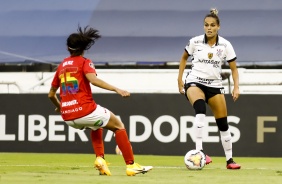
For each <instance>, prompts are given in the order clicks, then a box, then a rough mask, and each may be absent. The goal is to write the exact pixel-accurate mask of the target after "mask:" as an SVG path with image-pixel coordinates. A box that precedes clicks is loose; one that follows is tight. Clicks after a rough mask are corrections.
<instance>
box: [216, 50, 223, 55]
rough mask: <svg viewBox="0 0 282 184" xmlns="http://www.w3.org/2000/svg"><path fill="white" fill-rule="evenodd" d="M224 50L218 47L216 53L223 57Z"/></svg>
mask: <svg viewBox="0 0 282 184" xmlns="http://www.w3.org/2000/svg"><path fill="white" fill-rule="evenodd" d="M222 52H223V50H221V49H217V53H216V55H217V56H218V57H221V55H222Z"/></svg>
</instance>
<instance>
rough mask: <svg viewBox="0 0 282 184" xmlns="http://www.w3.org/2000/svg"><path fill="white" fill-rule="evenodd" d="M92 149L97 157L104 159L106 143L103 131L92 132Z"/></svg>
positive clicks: (100, 129)
mask: <svg viewBox="0 0 282 184" xmlns="http://www.w3.org/2000/svg"><path fill="white" fill-rule="evenodd" d="M90 135H91V140H92V147H93V150H94V153H95V154H96V157H98V156H100V157H103V158H104V142H103V129H102V128H99V129H98V130H95V131H94V130H91V132H90Z"/></svg>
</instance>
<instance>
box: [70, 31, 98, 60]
mask: <svg viewBox="0 0 282 184" xmlns="http://www.w3.org/2000/svg"><path fill="white" fill-rule="evenodd" d="M100 37H101V35H100V34H99V31H98V30H97V29H94V28H91V27H89V26H86V27H85V28H84V29H82V28H81V27H80V26H78V29H77V33H73V34H71V35H70V36H69V37H68V39H67V46H68V51H69V52H70V54H71V55H72V56H79V55H82V53H83V52H84V50H88V49H90V48H91V46H92V45H93V44H95V42H96V40H97V39H99V38H100Z"/></svg>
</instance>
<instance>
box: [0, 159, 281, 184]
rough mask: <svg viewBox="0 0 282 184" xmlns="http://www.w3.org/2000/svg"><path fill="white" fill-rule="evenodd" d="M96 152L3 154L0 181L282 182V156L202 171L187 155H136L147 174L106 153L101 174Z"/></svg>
mask: <svg viewBox="0 0 282 184" xmlns="http://www.w3.org/2000/svg"><path fill="white" fill-rule="evenodd" d="M94 159H95V157H94V155H93V154H47V153H0V183H1V184H2V183H3V184H6V183H8V184H10V183H17V184H18V183H21V184H23V183H28V184H33V183H46V184H47V183H48V184H55V183H60V184H62V183H67V184H70V183H83V184H86V183H95V184H99V183H101V184H108V183H109V184H111V183H114V184H119V183H121V184H126V183H133V184H138V183H140V184H156V183H160V184H169V183H172V184H177V183H189V184H198V183H199V184H200V183H207V184H220V183H224V184H226V183H231V184H236V183H240V184H268V183H271V184H276V183H277V184H281V183H282V158H253V157H249V158H247V157H238V158H236V159H235V160H236V162H238V163H240V164H241V165H242V168H241V169H240V170H227V169H226V168H225V158H223V157H212V159H213V163H211V164H210V165H207V166H205V167H204V169H203V170H200V171H191V170H187V169H186V167H185V166H184V161H183V159H184V156H156V155H154V156H152V155H135V161H136V162H137V163H139V164H141V165H152V166H154V168H153V170H152V171H150V172H148V173H147V174H139V175H136V176H131V177H129V176H126V174H125V164H124V161H123V158H122V156H121V155H106V160H107V162H109V163H110V165H109V168H110V170H111V172H112V176H99V175H98V171H97V170H95V169H94V168H93V163H94Z"/></svg>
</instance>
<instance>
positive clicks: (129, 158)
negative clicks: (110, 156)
mask: <svg viewBox="0 0 282 184" xmlns="http://www.w3.org/2000/svg"><path fill="white" fill-rule="evenodd" d="M115 138H116V142H117V145H118V147H119V149H120V150H121V152H122V156H123V159H124V161H125V163H126V165H128V164H133V163H134V156H133V151H132V147H131V143H130V142H129V140H128V136H127V133H126V130H125V129H121V130H117V131H115Z"/></svg>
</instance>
